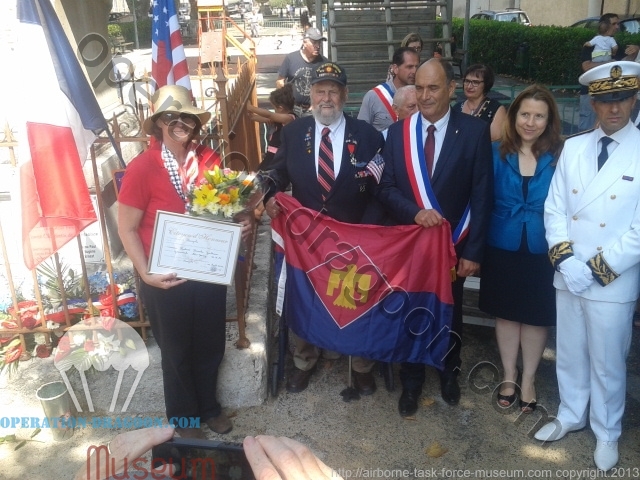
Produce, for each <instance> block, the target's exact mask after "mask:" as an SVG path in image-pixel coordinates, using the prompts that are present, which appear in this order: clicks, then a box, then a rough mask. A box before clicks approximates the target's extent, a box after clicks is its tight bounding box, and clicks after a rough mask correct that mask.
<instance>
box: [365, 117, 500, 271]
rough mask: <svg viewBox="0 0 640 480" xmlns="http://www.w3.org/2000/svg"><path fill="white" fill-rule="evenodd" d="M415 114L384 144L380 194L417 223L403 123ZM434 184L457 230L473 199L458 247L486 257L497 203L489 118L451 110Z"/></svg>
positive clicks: (404, 220) (398, 214)
mask: <svg viewBox="0 0 640 480" xmlns="http://www.w3.org/2000/svg"><path fill="white" fill-rule="evenodd" d="M415 115H420V112H418V113H417V114H415ZM409 120H410V118H407V119H405V120H402V121H399V122H396V123H394V124H393V125H391V127H389V133H388V135H387V141H386V144H385V148H384V160H385V166H384V173H383V174H382V181H381V182H380V185H379V187H378V189H377V196H378V198H379V199H380V201H381V202H382V204H383V205H384V207H386V209H387V211H389V212H390V213H391V215H392V216H393V218H394V219H395V221H397V222H398V223H400V224H405V225H411V224H414V223H415V220H414V219H415V216H416V215H417V214H418V212H419V211H420V207H419V206H418V203H417V199H416V198H415V197H414V194H413V190H412V188H411V184H410V183H409V177H408V175H407V167H406V165H405V155H404V152H405V145H404V141H403V125H404V122H408V121H409ZM406 147H407V148H408V147H409V146H408V145H407V146H406ZM431 185H432V188H433V191H434V193H435V196H436V198H437V200H438V203H439V204H440V207H441V208H442V214H443V216H444V218H445V219H447V220H448V221H449V223H450V224H451V230H452V231H453V230H455V228H456V227H457V226H458V223H459V222H460V219H461V218H462V216H463V214H464V211H465V209H466V207H467V204H470V205H471V222H470V226H469V233H468V235H467V236H466V238H465V239H464V240H462V241H461V242H460V243H459V244H458V245H457V246H456V253H457V255H458V258H464V259H466V260H470V261H473V262H478V263H479V262H481V261H482V254H483V250H484V244H485V238H486V235H487V228H488V225H489V219H490V216H491V209H492V206H493V161H492V154H491V136H490V134H489V124H488V123H486V122H485V121H483V120H480V119H478V118H475V117H472V116H471V115H467V114H464V113H461V112H456V111H455V110H451V116H450V117H449V123H448V126H447V131H446V134H445V137H444V143H443V144H442V149H441V151H440V155H439V157H438V161H437V162H436V166H435V170H434V172H433V176H432V179H431Z"/></svg>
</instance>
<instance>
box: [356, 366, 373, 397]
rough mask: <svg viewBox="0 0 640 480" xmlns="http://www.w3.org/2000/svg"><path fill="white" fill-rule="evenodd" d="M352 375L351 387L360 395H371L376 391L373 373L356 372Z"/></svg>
mask: <svg viewBox="0 0 640 480" xmlns="http://www.w3.org/2000/svg"><path fill="white" fill-rule="evenodd" d="M352 373H353V385H354V386H355V387H356V388H357V389H358V392H360V395H373V393H375V391H376V381H375V380H374V379H373V373H371V372H364V373H362V372H356V371H352Z"/></svg>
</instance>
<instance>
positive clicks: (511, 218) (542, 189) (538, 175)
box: [487, 142, 555, 253]
mask: <svg viewBox="0 0 640 480" xmlns="http://www.w3.org/2000/svg"><path fill="white" fill-rule="evenodd" d="M499 146H500V143H499V142H494V143H493V177H494V182H495V192H494V205H493V211H492V213H491V222H490V224H489V235H488V237H487V244H488V245H491V246H492V247H497V248H501V249H503V250H510V251H516V250H518V249H519V248H520V242H521V240H522V229H523V228H524V225H526V226H527V245H528V247H529V251H530V252H531V253H547V250H548V247H549V246H548V245H547V241H546V239H545V236H544V233H545V232H544V201H545V199H546V198H547V193H548V192H549V185H550V184H551V178H552V177H553V173H554V171H555V166H554V165H552V164H553V160H554V159H553V156H552V155H551V154H550V153H545V154H543V155H541V156H540V158H539V159H538V164H537V165H536V171H535V173H534V175H533V177H532V178H531V180H529V190H528V193H527V198H526V200H525V198H524V196H523V194H522V175H520V168H519V166H518V155H517V154H515V153H509V154H508V155H507V157H506V159H505V160H503V159H502V158H500V151H499Z"/></svg>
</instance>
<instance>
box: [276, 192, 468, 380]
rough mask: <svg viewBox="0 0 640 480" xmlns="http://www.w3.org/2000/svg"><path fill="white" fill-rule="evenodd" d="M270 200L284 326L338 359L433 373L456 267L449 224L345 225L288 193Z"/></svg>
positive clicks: (442, 347) (440, 355)
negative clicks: (412, 366) (276, 208)
mask: <svg viewBox="0 0 640 480" xmlns="http://www.w3.org/2000/svg"><path fill="white" fill-rule="evenodd" d="M276 200H277V202H278V204H279V205H280V208H281V209H282V212H283V213H282V214H281V215H279V216H278V217H277V218H275V219H274V220H272V222H271V226H272V229H273V238H274V240H275V242H276V244H277V248H276V275H278V283H279V290H280V291H282V290H283V288H284V293H285V295H284V305H283V307H284V314H285V318H286V321H287V324H288V325H289V327H290V328H291V329H292V330H293V331H294V332H295V333H296V334H297V335H298V336H300V337H301V338H303V339H305V340H307V341H309V342H311V343H313V344H314V345H317V346H318V347H322V348H326V349H329V350H335V351H338V352H341V353H343V354H349V355H357V356H361V357H365V358H371V359H375V360H381V361H384V362H405V361H406V362H416V363H424V364H428V365H432V366H435V367H438V368H441V367H442V366H443V363H444V357H445V355H446V353H447V351H448V347H449V332H450V328H451V318H452V315H453V296H452V291H451V268H453V267H454V266H455V263H456V256H455V251H454V248H453V243H452V241H451V230H450V227H449V224H448V223H447V222H444V224H443V225H441V226H438V227H433V228H428V229H427V228H423V227H420V226H418V225H400V226H395V227H381V226H375V225H352V224H346V223H342V222H338V221H336V220H334V219H332V218H330V217H327V216H325V215H322V214H320V213H318V212H315V211H313V210H309V209H307V208H304V207H302V206H300V204H299V203H298V202H297V201H296V200H295V199H293V198H291V197H290V196H288V195H284V194H277V195H276ZM283 264H284V265H285V266H284V267H283ZM285 277H286V279H285Z"/></svg>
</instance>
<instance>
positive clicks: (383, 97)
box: [373, 83, 398, 122]
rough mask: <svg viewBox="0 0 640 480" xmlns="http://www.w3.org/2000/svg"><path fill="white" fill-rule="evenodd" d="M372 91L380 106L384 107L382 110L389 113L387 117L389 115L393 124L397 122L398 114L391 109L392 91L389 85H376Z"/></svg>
mask: <svg viewBox="0 0 640 480" xmlns="http://www.w3.org/2000/svg"><path fill="white" fill-rule="evenodd" d="M373 91H374V92H375V94H376V95H377V96H378V98H379V99H380V101H381V102H382V104H383V105H384V108H386V109H387V111H388V112H389V115H391V118H392V119H393V121H394V122H396V121H398V114H397V113H396V111H395V110H394V109H393V106H392V105H393V91H392V90H391V87H390V86H389V85H387V84H386V83H383V84H381V85H378V86H377V87H375V88H374V89H373Z"/></svg>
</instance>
